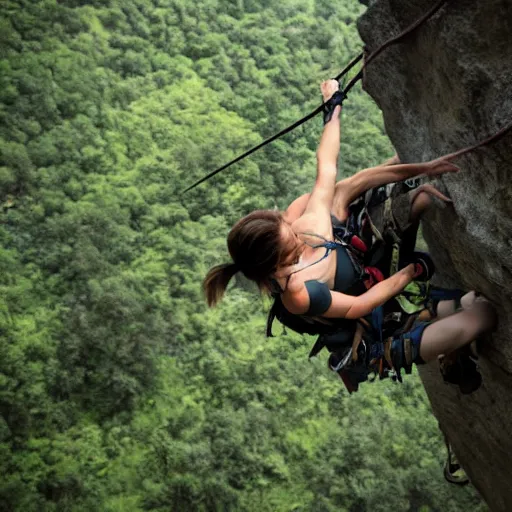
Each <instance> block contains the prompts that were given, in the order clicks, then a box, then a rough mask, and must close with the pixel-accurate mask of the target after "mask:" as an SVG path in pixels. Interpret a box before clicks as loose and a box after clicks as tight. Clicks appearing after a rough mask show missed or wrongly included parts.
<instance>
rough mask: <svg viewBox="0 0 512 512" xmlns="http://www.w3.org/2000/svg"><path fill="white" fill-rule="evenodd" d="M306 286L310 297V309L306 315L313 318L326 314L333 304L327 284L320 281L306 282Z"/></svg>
mask: <svg viewBox="0 0 512 512" xmlns="http://www.w3.org/2000/svg"><path fill="white" fill-rule="evenodd" d="M304 284H305V285H306V290H307V291H308V295H309V309H308V310H307V311H306V313H305V314H306V315H311V316H319V315H322V314H324V313H325V312H326V311H327V310H328V309H329V307H330V306H331V303H332V295H331V290H329V287H328V286H327V285H326V284H325V283H320V282H319V281H306V282H305V283H304Z"/></svg>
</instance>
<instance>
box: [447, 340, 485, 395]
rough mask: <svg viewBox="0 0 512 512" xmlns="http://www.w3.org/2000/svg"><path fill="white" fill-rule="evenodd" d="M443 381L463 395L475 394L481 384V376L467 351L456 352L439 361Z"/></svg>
mask: <svg viewBox="0 0 512 512" xmlns="http://www.w3.org/2000/svg"><path fill="white" fill-rule="evenodd" d="M439 368H440V370H441V375H442V376H443V380H444V381H445V382H447V383H449V384H456V385H457V386H459V389H460V392H461V393H462V394H463V395H469V394H470V393H473V392H475V391H476V390H477V389H478V388H479V387H480V385H481V384H482V376H481V375H480V372H479V371H478V366H477V364H476V362H475V361H474V359H473V358H472V357H470V353H469V351H468V350H463V351H457V352H454V353H453V354H449V355H448V356H443V357H441V358H440V359H439Z"/></svg>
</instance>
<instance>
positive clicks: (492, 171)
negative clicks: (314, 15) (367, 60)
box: [359, 0, 512, 512]
mask: <svg viewBox="0 0 512 512" xmlns="http://www.w3.org/2000/svg"><path fill="white" fill-rule="evenodd" d="M365 3H366V2H365ZM433 3H434V2H433V0H375V1H373V2H370V6H369V8H368V10H367V11H366V13H365V14H364V15H363V16H362V17H361V19H360V20H359V31H360V34H361V36H362V38H363V40H364V42H365V44H366V46H367V48H368V50H369V51H372V50H375V49H376V48H377V47H378V46H380V45H381V44H382V43H383V42H384V41H385V40H386V39H388V38H389V37H391V36H393V35H396V34H398V33H399V32H400V31H401V30H403V29H404V28H406V27H407V26H408V25H410V24H411V23H412V22H413V21H415V20H416V19H418V18H419V17H420V16H421V15H422V14H423V13H425V12H426V11H427V10H428V9H429V8H430V6H431V5H433ZM364 88H365V90H366V91H367V92H368V93H369V94H370V95H371V96H372V97H373V98H374V99H375V101H376V102H377V104H378V105H379V107H380V108H381V109H382V112H383V115H384V120H385V126H386V130H387V133H388V135H389V137H390V139H391V141H392V142H393V144H394V146H395V148H396V150H397V152H398V154H399V155H400V157H401V159H402V161H403V162H413V161H426V160H429V159H431V158H435V157H438V156H441V155H443V154H446V153H450V152H453V151H455V150H457V149H460V148H463V147H466V146H469V145H471V144H473V143H474V142H477V141H479V140H482V139H485V138H486V137H487V136H489V135H492V134H493V133H495V132H496V131H498V129H499V128H501V127H502V126H504V125H505V124H508V123H509V122H511V121H512V0H478V1H476V0H451V1H447V2H446V4H445V5H444V7H443V8H442V9H441V10H440V11H439V12H438V13H437V14H436V15H434V17H433V18H431V19H430V20H429V21H427V22H426V24H424V25H423V26H422V27H420V28H419V29H418V30H417V31H416V32H415V33H414V34H412V35H411V36H409V37H408V38H407V39H406V40H405V41H404V42H402V43H398V44H397V45H394V46H392V47H391V48H389V49H387V50H385V52H384V53H383V54H381V55H380V56H379V57H378V58H377V59H376V60H375V61H374V62H372V63H371V64H370V65H369V66H368V69H367V72H366V76H365V80H364ZM511 143H512V135H511V132H509V133H508V134H507V135H506V136H505V137H504V138H503V139H501V140H500V141H499V142H496V143H494V144H492V145H489V146H487V147H485V148H484V149H479V150H477V151H475V152H473V153H471V154H469V155H467V156H463V157H461V158H459V159H457V160H456V161H455V163H457V165H459V166H460V167H461V169H462V171H461V172H459V173H457V174H451V175H446V176H443V177H442V178H440V179H439V180H437V181H436V185H437V186H438V188H439V189H440V190H442V191H443V192H445V193H447V194H448V195H449V196H450V197H451V198H452V199H453V205H452V206H448V207H445V208H442V209H441V208H436V209H434V210H433V211H431V212H430V213H429V215H428V216H427V218H426V220H425V221H424V224H423V230H424V234H425V238H426V240H427V242H428V245H429V248H430V252H431V254H432V256H433V258H434V260H435V262H436V266H437V269H438V272H437V282H438V283H439V284H441V285H443V286H458V287H462V288H463V289H467V290H470V289H475V290H479V291H481V292H483V293H484V294H485V295H486V296H487V297H488V298H489V299H490V300H491V301H492V302H493V303H494V304H495V306H496V307H497V309H498V312H499V327H498V329H497V331H496V332H495V333H494V334H493V335H492V336H491V337H490V338H488V339H485V340H484V339H483V340H480V342H481V348H480V360H479V364H480V369H481V373H482V376H483V384H482V386H481V388H480V389H479V390H478V391H476V392H475V393H473V394H472V395H469V396H467V395H462V394H461V393H460V392H459V391H458V388H452V387H451V386H449V385H447V384H444V382H443V381H442V379H441V377H440V374H439V370H438V367H437V365H436V364H431V365H427V366H425V367H423V368H422V369H421V370H420V373H421V377H422V379H423V382H424V384H425V388H426V389H427V393H428V396H429V398H430V401H431V404H432V409H433V411H434V414H435V415H436V417H437V418H438V419H439V421H440V424H441V426H442V428H443V430H444V431H445V432H446V433H447V435H448V437H449V439H450V441H451V443H452V445H453V447H454V450H455V452H456V454H457V455H458V457H459V459H460V461H461V463H462V465H463V467H464V468H465V469H466V471H467V473H468V475H469V477H470V479H471V481H472V483H473V484H474V485H475V487H476V488H477V489H478V490H479V491H480V493H481V494H482V496H483V497H484V499H485V500H486V501H487V503H488V505H489V507H490V508H491V510H493V511H500V512H501V511H503V512H509V511H511V510H512V493H511V492H510V490H511V487H512V461H511V459H510V454H512V407H511V405H512V215H511V214H512V184H511V183H510V177H511V176H512V147H511Z"/></svg>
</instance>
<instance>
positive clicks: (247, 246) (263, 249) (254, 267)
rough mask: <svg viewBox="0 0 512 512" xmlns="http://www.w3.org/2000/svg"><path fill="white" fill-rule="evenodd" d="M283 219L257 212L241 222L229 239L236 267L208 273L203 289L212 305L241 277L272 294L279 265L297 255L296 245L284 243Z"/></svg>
mask: <svg viewBox="0 0 512 512" xmlns="http://www.w3.org/2000/svg"><path fill="white" fill-rule="evenodd" d="M283 222H284V221H283V217H282V215H281V214H280V213H279V212H278V211H274V210H256V211H254V212H252V213H250V214H249V215H247V216H245V217H243V218H242V219H240V220H239V221H238V222H237V223H236V224H235V225H234V226H233V228H232V229H231V231H230V232H229V235H228V250H229V254H230V255H231V257H232V258H233V262H234V263H228V264H224V265H218V266H216V267H214V268H212V269H211V270H210V272H208V275H207V276H206V278H205V280H204V282H203V288H204V291H205V295H206V300H207V301H208V305H210V306H213V305H215V304H216V303H217V302H218V301H219V300H220V299H221V298H222V296H223V295H224V292H225V291H226V287H227V285H228V283H229V280H230V279H231V278H232V277H233V276H234V275H235V274H236V273H237V271H240V272H242V274H243V275H244V276H245V277H247V278H248V279H251V280H252V281H254V282H256V284H257V285H258V287H259V288H260V290H268V289H269V286H270V278H271V277H272V274H273V273H274V272H275V271H276V270H277V268H278V267H279V265H281V264H282V263H283V262H284V261H286V260H288V259H289V257H290V255H292V254H294V253H295V252H297V249H298V248H297V245H296V243H295V241H293V240H292V241H291V242H286V241H283V240H282V237H281V228H282V226H283Z"/></svg>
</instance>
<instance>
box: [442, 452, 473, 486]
mask: <svg viewBox="0 0 512 512" xmlns="http://www.w3.org/2000/svg"><path fill="white" fill-rule="evenodd" d="M446 449H447V450H448V458H447V459H446V462H445V464H444V468H443V475H444V478H445V480H446V481H447V482H449V483H451V484H455V485H467V484H469V478H468V476H467V475H466V472H465V471H464V470H463V469H462V466H461V465H460V464H459V461H458V460H457V457H456V455H455V453H453V450H452V447H451V446H450V444H449V443H446Z"/></svg>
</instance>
